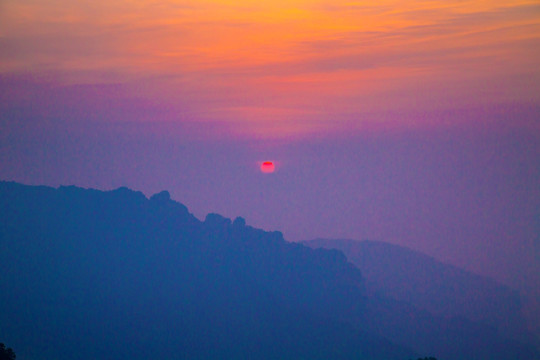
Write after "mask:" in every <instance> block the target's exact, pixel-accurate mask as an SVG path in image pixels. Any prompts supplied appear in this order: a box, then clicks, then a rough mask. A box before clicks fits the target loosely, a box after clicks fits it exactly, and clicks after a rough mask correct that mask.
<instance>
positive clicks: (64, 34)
mask: <svg viewBox="0 0 540 360" xmlns="http://www.w3.org/2000/svg"><path fill="white" fill-rule="evenodd" d="M0 47H1V48H2V51H0V74H13V73H31V74H34V75H35V76H37V77H40V76H41V77H48V78H50V77H53V78H54V81H55V82H58V83H59V84H61V85H62V84H63V85H69V84H103V83H114V84H118V83H120V84H124V85H125V91H126V93H127V94H126V95H128V96H133V97H142V98H145V99H148V100H149V101H152V102H155V103H158V104H161V103H163V104H166V105H167V106H169V107H170V106H172V107H173V108H175V104H177V103H179V102H185V101H186V99H188V100H189V103H190V109H189V111H188V112H187V115H186V113H184V114H183V117H182V119H185V118H186V117H187V118H189V120H190V121H219V122H223V123H225V124H227V125H228V126H229V127H230V129H231V130H232V131H233V132H237V133H244V134H248V135H249V134H272V135H273V136H287V135H291V134H303V133H309V132H318V131H326V130H335V129H338V130H339V129H342V128H347V129H348V130H355V129H360V128H361V127H362V124H363V123H364V122H366V121H375V122H377V121H393V122H396V121H399V120H396V119H395V118H392V119H391V120H388V119H387V118H388V117H387V116H386V115H385V114H387V113H388V112H397V113H400V112H408V111H419V109H420V110H421V111H424V112H425V111H427V112H429V111H434V110H445V109H453V108H456V107H457V108H460V107H471V106H473V107H474V106H480V107H482V106H490V105H493V104H506V103H515V102H520V103H533V104H538V103H539V102H540V95H538V94H540V72H539V71H538V68H539V67H538V64H540V4H539V3H538V1H512V2H511V3H509V2H508V1H496V0H485V1H477V0H475V1H407V2H405V1H397V0H394V1H378V2H376V4H375V5H374V3H373V2H366V1H340V0H337V1H335V0H334V1H325V0H321V1H307V0H304V1H298V0H296V1H294V0H293V1H290V0H289V1H281V0H277V1H276V0H273V1H247V0H243V1H114V2H109V1H66V0H52V1H47V2H44V1H37V0H27V1H20V0H4V1H2V2H0ZM179 118H180V116H179ZM385 119H386V120H385ZM153 120H154V121H155V120H156V119H153ZM158 120H159V119H158ZM179 121H181V120H179ZM407 121H411V120H410V117H409V119H408V120H407Z"/></svg>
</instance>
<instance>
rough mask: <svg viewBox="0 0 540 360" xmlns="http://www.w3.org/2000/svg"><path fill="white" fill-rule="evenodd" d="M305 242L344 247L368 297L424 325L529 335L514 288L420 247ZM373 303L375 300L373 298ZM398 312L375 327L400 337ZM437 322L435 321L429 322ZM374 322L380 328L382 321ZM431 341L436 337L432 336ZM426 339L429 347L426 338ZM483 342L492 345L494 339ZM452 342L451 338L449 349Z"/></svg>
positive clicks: (518, 337) (482, 334) (517, 339)
mask: <svg viewBox="0 0 540 360" xmlns="http://www.w3.org/2000/svg"><path fill="white" fill-rule="evenodd" d="M304 244H305V245H308V246H310V247H313V248H325V249H338V250H341V251H343V253H344V254H345V255H346V256H347V258H348V260H349V261H351V262H352V263H353V264H355V265H356V266H357V267H358V268H359V269H360V270H361V271H362V274H363V275H364V278H365V283H366V289H367V291H368V293H369V294H370V296H369V298H370V299H375V298H380V299H384V300H383V302H385V301H386V302H388V303H392V304H394V306H389V307H391V308H392V307H393V308H394V311H396V312H397V313H399V312H400V311H399V310H398V309H399V308H402V311H403V312H406V313H409V314H410V313H411V312H412V313H415V314H416V315H415V319H416V321H417V322H418V323H422V322H424V325H423V326H422V328H423V329H424V330H427V329H429V332H431V331H436V327H437V326H442V327H444V328H447V329H448V330H450V328H453V329H454V330H453V331H455V330H459V329H460V328H461V327H463V328H464V329H463V331H461V332H462V334H465V330H467V331H471V330H472V329H476V332H475V333H476V334H475V335H474V334H472V333H471V336H474V337H475V338H476V340H475V341H480V338H482V339H483V340H482V341H484V342H486V341H487V342H488V343H489V342H492V341H494V339H495V338H497V337H499V338H506V339H511V340H510V342H514V343H515V344H517V343H529V342H531V343H532V341H533V338H532V337H531V335H530V334H528V333H527V331H526V326H525V320H524V319H523V318H522V315H521V307H520V306H521V304H520V298H519V294H518V293H517V292H516V291H514V290H511V289H509V288H508V287H506V286H504V285H502V284H499V283H497V282H496V281H494V280H492V279H489V278H486V277H483V276H479V275H476V274H472V273H470V272H467V271H465V270H463V269H459V268H457V267H455V266H452V265H448V264H443V263H441V262H439V261H437V260H435V259H434V258H432V257H429V256H427V255H425V254H422V253H420V252H417V251H413V250H411V249H408V248H405V247H402V246H398V245H393V244H389V243H385V242H380V241H367V240H366V241H355V240H349V239H315V240H311V241H305V242H304ZM373 303H374V304H376V305H375V306H380V304H378V302H377V301H374V302H373ZM387 308H388V307H387ZM418 314H423V315H420V316H419V315H418ZM397 318H401V317H400V316H397V315H396V314H394V315H391V316H388V328H391V329H386V330H382V331H379V333H380V334H385V335H386V336H387V337H388V338H390V339H393V340H395V341H398V342H399V341H400V339H401V335H400V334H397V335H395V336H393V335H391V333H392V331H395V329H396V327H397V326H396V322H395V319H397ZM422 318H424V320H421V319H422ZM381 321H382V319H381ZM425 322H428V324H425ZM436 324H439V325H437V326H434V325H436ZM373 326H374V327H377V328H378V329H384V326H382V325H381V323H378V324H374V325H373ZM403 326H409V325H406V324H403ZM458 332H459V331H458ZM441 336H442V334H441ZM490 339H491V340H490ZM433 341H435V343H436V342H437V339H434V340H433ZM504 341H508V340H504ZM414 342H415V340H410V341H409V342H408V343H409V344H410V345H413V343H414ZM425 345H426V347H427V348H429V347H430V344H429V343H427V344H425ZM431 345H433V342H431ZM497 345H500V343H499V344H497ZM463 346H467V342H466V339H463ZM470 346H475V345H474V343H473V344H470ZM485 346H488V347H490V348H491V349H495V348H496V346H495V345H487V344H486V345H485ZM456 347H457V345H456V344H454V349H452V351H453V350H455V348H456ZM417 348H418V347H417ZM503 353H506V351H503V350H500V349H499V356H503V355H501V354H503ZM510 353H511V352H508V355H506V356H508V358H511V355H510ZM531 354H535V353H534V352H532V353H531ZM486 356H487V354H486ZM492 356H495V355H492ZM528 356H533V355H528ZM534 356H538V354H535V355H534ZM516 358H517V357H516ZM524 358H526V357H524Z"/></svg>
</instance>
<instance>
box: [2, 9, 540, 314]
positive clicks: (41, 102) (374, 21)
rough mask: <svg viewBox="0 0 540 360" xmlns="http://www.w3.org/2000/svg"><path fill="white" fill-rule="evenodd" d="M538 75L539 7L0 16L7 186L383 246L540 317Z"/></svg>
mask: <svg viewBox="0 0 540 360" xmlns="http://www.w3.org/2000/svg"><path fill="white" fill-rule="evenodd" d="M538 64H540V4H539V3H538V1H519V0H518V1H511V2H508V1H498V0H483V1H482V0H475V1H467V0H463V1H456V0H447V1H427V0H424V1H418V0H411V1H407V2H405V1H398V0H393V1H392V0H382V1H377V2H365V1H342V0H332V1H329V0H320V1H314V0H312V1H307V0H302V1H299V0H288V1H283V0H273V1H266V0H259V1H248V0H238V1H230V0H208V1H181V0H180V1H99V0H98V1H96V0H93V1H86V0H81V1H68V0H49V1H46V2H45V1H37V0H17V1H15V0H0V179H2V180H14V181H19V182H22V183H26V184H33V185H50V186H59V185H70V184H74V185H78V186H83V187H91V188H98V189H103V190H109V189H114V188H117V187H120V186H128V187H130V188H132V189H134V190H139V191H142V192H143V193H145V194H146V195H147V196H150V195H152V194H154V193H156V192H158V191H161V190H168V191H170V193H171V196H172V197H173V198H174V199H175V200H177V201H179V202H181V203H184V204H185V205H186V206H188V208H189V209H190V211H192V212H193V213H194V214H195V215H196V216H197V217H199V218H201V219H203V218H204V217H205V215H206V214H207V213H209V212H217V213H221V214H223V215H225V216H228V217H231V218H234V217H236V216H242V217H244V218H245V219H246V221H247V223H248V224H249V225H253V226H256V227H261V228H263V229H266V230H280V231H282V232H283V234H284V236H285V238H286V239H288V240H290V241H300V240H307V239H311V238H315V237H329V238H353V239H359V240H360V239H372V240H382V241H388V242H392V243H395V244H400V245H403V246H407V247H410V248H413V249H416V250H419V251H422V252H425V253H427V254H429V255H432V256H434V257H436V258H437V259H439V260H442V261H445V262H448V263H452V264H455V265H458V266H460V267H464V268H466V269H469V270H472V271H475V272H477V273H480V274H483V275H488V276H492V277H494V278H496V279H498V280H500V281H502V282H504V283H506V284H508V285H511V286H513V287H514V288H517V289H520V290H521V291H523V292H524V293H527V294H533V296H532V300H530V301H533V302H535V304H536V305H537V308H538V307H540V306H538V302H539V298H540V293H539V291H538V290H537V289H539V288H540V185H539V184H540V70H539V69H540V67H539V66H538ZM263 161H274V163H275V171H274V172H273V173H263V172H261V171H260V168H259V166H260V164H261V162H263ZM535 291H536V292H535ZM539 313H540V310H539Z"/></svg>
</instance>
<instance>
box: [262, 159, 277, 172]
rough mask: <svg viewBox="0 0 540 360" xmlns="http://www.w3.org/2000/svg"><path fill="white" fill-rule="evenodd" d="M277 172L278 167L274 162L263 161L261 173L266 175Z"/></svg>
mask: <svg viewBox="0 0 540 360" xmlns="http://www.w3.org/2000/svg"><path fill="white" fill-rule="evenodd" d="M274 170H276V166H275V165H274V162H273V161H263V163H262V164H261V171H262V172H263V173H265V174H270V173H273V172H274Z"/></svg>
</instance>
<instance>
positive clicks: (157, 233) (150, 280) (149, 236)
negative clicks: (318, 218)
mask: <svg viewBox="0 0 540 360" xmlns="http://www.w3.org/2000/svg"><path fill="white" fill-rule="evenodd" d="M0 289H2V291H1V293H0V339H2V340H3V341H5V342H6V343H9V344H11V345H12V346H13V348H16V349H17V354H18V355H19V356H20V358H21V359H29V360H32V359H60V360H61V359H82V360H85V359H135V360H136V359H147V358H156V359H374V360H375V359H396V360H397V359H407V358H412V357H415V358H416V356H417V355H418V353H417V352H415V351H413V350H412V349H411V348H409V347H407V346H402V345H395V344H393V343H392V342H390V341H389V340H387V339H385V338H384V337H381V336H378V335H374V334H370V333H368V332H366V331H365V330H363V328H362V326H360V324H358V320H357V319H360V318H362V316H363V312H364V311H365V306H366V294H365V289H364V281H363V278H362V275H361V273H360V271H359V270H358V269H357V268H356V267H354V266H353V265H352V264H350V263H348V262H347V261H346V258H345V256H344V255H343V254H342V253H341V252H339V251H337V250H313V249H311V248H308V247H305V246H303V245H301V244H294V243H288V242H286V241H285V240H284V239H283V236H282V234H281V233H279V232H265V231H262V230H259V229H255V228H252V227H250V226H246V224H245V220H244V219H242V218H237V219H235V220H234V221H231V220H229V219H226V218H224V217H222V216H220V215H218V214H209V215H208V216H207V217H206V219H205V221H199V220H198V219H196V218H195V217H194V216H193V215H191V214H190V213H189V211H188V210H187V208H186V207H185V206H184V205H182V204H180V203H178V202H175V201H173V200H171V199H170V195H169V194H168V193H167V192H161V193H159V194H156V195H154V196H152V197H151V198H150V199H147V198H146V197H145V196H144V195H143V194H142V193H140V192H134V191H131V190H129V189H127V188H119V189H117V190H114V191H107V192H102V191H97V190H87V189H82V188H77V187H74V186H67V187H60V188H58V189H54V188H50V187H43V186H37V187H36V186H26V185H21V184H17V183H13V182H1V183H0Z"/></svg>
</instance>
